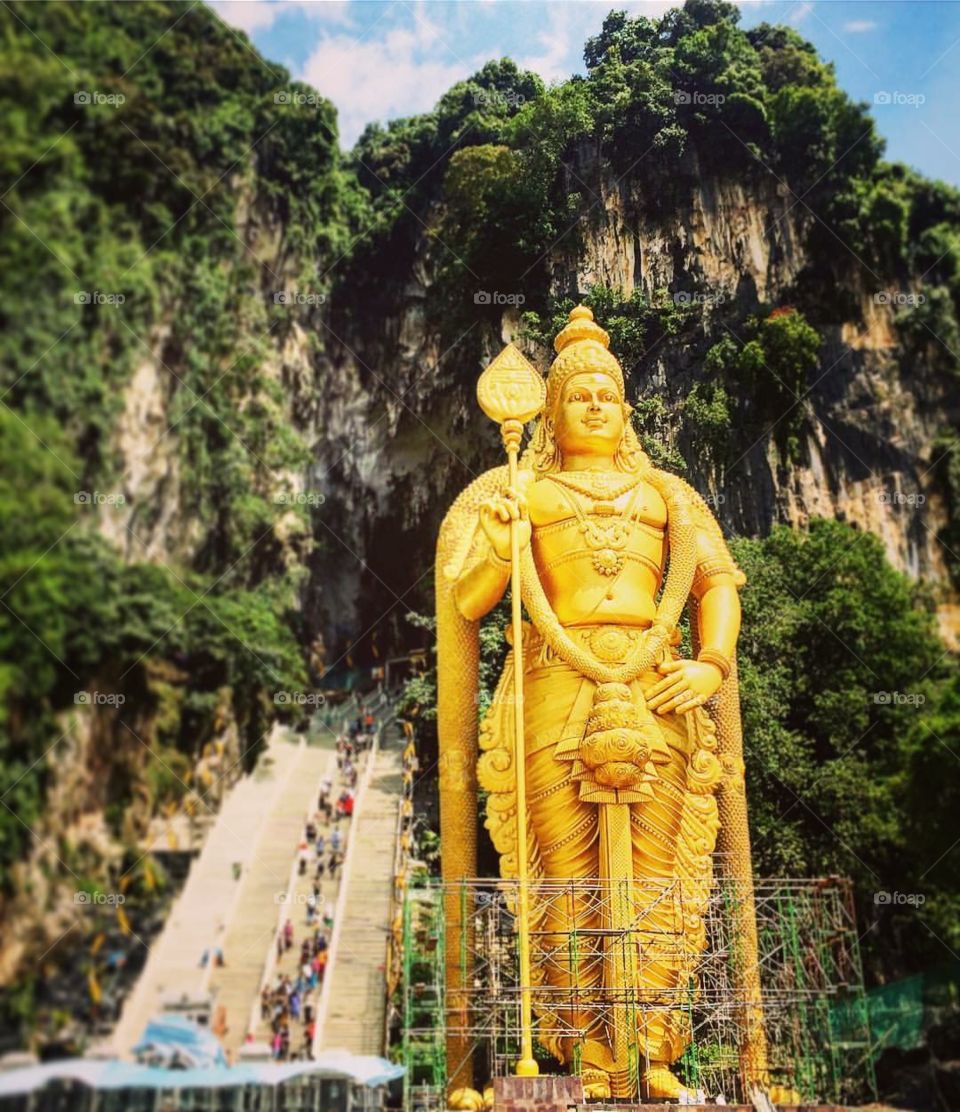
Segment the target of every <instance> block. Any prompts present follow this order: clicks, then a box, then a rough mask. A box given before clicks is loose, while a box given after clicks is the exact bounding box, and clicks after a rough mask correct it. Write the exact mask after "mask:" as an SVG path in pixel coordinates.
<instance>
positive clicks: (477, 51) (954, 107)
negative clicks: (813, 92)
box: [212, 0, 960, 185]
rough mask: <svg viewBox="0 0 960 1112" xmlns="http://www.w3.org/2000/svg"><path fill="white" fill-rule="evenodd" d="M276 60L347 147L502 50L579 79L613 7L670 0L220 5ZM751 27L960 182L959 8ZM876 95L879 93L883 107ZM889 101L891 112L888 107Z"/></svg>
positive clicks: (806, 13) (832, 8)
mask: <svg viewBox="0 0 960 1112" xmlns="http://www.w3.org/2000/svg"><path fill="white" fill-rule="evenodd" d="M212 6H213V7H214V8H215V9H216V10H217V11H218V12H219V13H220V15H221V16H222V17H223V19H225V20H226V21H227V22H228V23H230V24H231V25H232V26H234V27H239V28H242V29H243V30H245V31H246V32H247V33H248V34H249V35H250V37H251V39H252V40H253V42H254V44H255V45H256V46H257V48H258V49H259V50H260V52H261V53H262V54H263V55H264V56H265V57H266V58H267V59H269V60H270V61H274V62H280V63H282V64H283V65H285V66H286V67H287V68H288V69H289V70H290V71H291V72H292V73H293V75H294V76H295V77H297V78H299V79H301V80H303V81H306V82H307V83H308V84H310V85H313V86H314V87H315V88H317V89H318V90H319V91H320V92H321V93H323V94H324V95H325V96H327V97H329V98H330V99H331V100H332V101H333V102H334V104H336V106H337V109H338V111H339V115H340V128H341V137H342V142H343V143H344V145H346V146H349V145H350V144H351V143H352V142H353V141H354V140H355V139H356V137H357V135H359V133H360V131H361V130H362V128H363V126H364V125H365V124H366V123H368V122H370V121H373V120H380V121H384V120H388V119H392V118H395V117H397V116H406V115H412V114H414V113H417V112H423V111H426V110H427V109H429V108H431V107H432V106H433V104H434V103H435V102H436V101H437V99H438V98H439V97H440V96H441V95H442V93H443V92H445V91H446V90H447V89H448V88H449V87H450V86H451V85H452V84H453V83H454V82H455V81H459V80H460V79H461V78H463V77H466V76H468V75H469V74H471V73H474V72H475V71H476V70H477V69H479V68H480V66H482V65H483V63H484V62H486V61H488V60H489V59H491V58H500V57H503V56H505V55H509V56H510V57H512V58H513V59H514V60H515V61H516V62H517V63H518V64H520V65H522V66H524V67H526V68H529V69H533V70H535V71H536V72H538V73H539V74H540V75H541V76H542V77H543V78H545V79H546V80H547V81H557V80H563V79H564V78H566V77H568V76H569V75H570V74H571V73H582V72H583V59H582V50H583V43H584V41H585V40H586V39H587V38H588V37H589V36H590V35H593V34H596V33H597V31H598V30H599V28H600V24H601V23H602V21H603V17H604V15H605V14H606V13H607V12H608V11H609V10H610V9H611V8H626V9H627V10H629V11H630V12H632V13H634V14H647V15H658V14H660V13H662V12H663V11H665V10H666V9H667V8H669V7H673V6H675V5H674V4H671V3H669V2H666V0H645V2H636V0H634V2H633V3H616V2H615V0H613V2H612V0H552V2H549V3H546V2H542V0H388V2H387V0H213V3H212ZM740 7H741V10H742V13H743V14H742V17H741V24H742V26H744V27H751V26H753V25H755V24H757V23H761V22H763V21H764V20H766V21H767V22H770V23H788V24H791V25H792V26H794V27H796V28H797V29H798V30H799V31H800V32H801V33H802V34H803V35H804V36H805V37H806V38H808V39H809V40H810V41H811V42H813V43H814V45H815V46H816V47H817V49H818V50H819V52H820V55H821V57H823V58H826V59H827V60H829V61H832V62H833V63H834V64H835V65H836V69H837V75H838V79H839V81H840V84H841V85H842V87H843V88H844V89H846V91H847V92H848V93H850V95H851V96H853V97H854V98H855V99H858V100H866V101H868V102H870V103H871V104H873V105H874V109H873V111H874V116H875V118H876V120H877V126H878V129H879V131H880V134H881V135H883V137H884V138H885V139H886V140H887V157H889V158H891V159H897V160H900V161H903V162H907V163H909V164H910V165H912V166H915V167H916V168H917V169H918V170H920V171H922V172H923V173H924V174H926V175H928V176H929V177H934V178H941V179H942V180H944V181H948V182H951V183H953V184H955V185H958V184H960V3H956V2H954V0H888V2H886V3H884V2H879V0H859V2H847V0H745V2H742V3H741V4H740ZM877 94H880V98H879V99H880V102H879V103H878V100H877ZM884 94H888V99H889V103H882V102H883V100H884V99H885V98H884Z"/></svg>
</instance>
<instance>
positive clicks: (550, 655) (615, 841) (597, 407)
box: [437, 306, 769, 1106]
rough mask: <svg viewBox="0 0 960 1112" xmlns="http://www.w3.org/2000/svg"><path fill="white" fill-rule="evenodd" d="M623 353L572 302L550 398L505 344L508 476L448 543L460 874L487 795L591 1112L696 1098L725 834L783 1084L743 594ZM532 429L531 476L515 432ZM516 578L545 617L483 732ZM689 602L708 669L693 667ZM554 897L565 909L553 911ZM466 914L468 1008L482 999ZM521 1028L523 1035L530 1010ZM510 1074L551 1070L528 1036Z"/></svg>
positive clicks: (530, 981)
mask: <svg viewBox="0 0 960 1112" xmlns="http://www.w3.org/2000/svg"><path fill="white" fill-rule="evenodd" d="M608 346H609V337H608V336H607V333H606V332H604V331H603V329H602V328H600V327H599V326H598V325H597V324H596V323H595V322H594V320H593V314H592V313H591V311H590V310H589V309H588V308H586V307H584V306H578V307H577V308H576V309H574V310H573V312H571V313H570V316H569V322H568V323H567V325H566V327H565V328H564V329H563V330H562V331H561V332H560V334H559V335H558V336H557V338H556V340H555V348H556V351H557V357H556V359H555V360H554V362H553V365H552V366H551V368H550V372H549V375H548V376H547V380H546V390H545V401H544V398H543V396H542V394H541V397H540V398H537V397H536V394H537V388H536V380H539V384H540V390H541V392H542V390H543V381H542V379H541V378H540V377H539V376H538V375H536V372H535V371H534V369H533V368H532V367H530V365H529V364H527V363H526V361H525V360H524V358H523V356H522V355H521V354H520V353H519V352H518V351H517V349H516V348H514V347H513V346H512V345H510V346H508V348H507V349H506V350H505V352H504V353H503V354H502V355H501V356H500V357H498V360H497V361H496V362H495V364H494V365H492V366H491V368H489V369H488V372H487V373H486V375H485V376H484V379H482V380H481V384H480V387H479V389H478V393H479V396H480V401H481V404H482V405H483V408H484V409H485V410H486V411H487V413H488V414H490V415H491V416H494V417H495V418H496V419H497V420H499V421H501V422H502V431H503V434H504V443H505V445H506V447H507V449H508V453H509V455H510V461H511V462H510V466H509V467H498V468H494V469H493V470H491V471H488V472H486V473H484V474H483V475H482V476H481V477H480V478H478V479H477V480H475V481H474V482H473V483H472V484H471V485H470V486H469V487H468V488H467V489H466V490H465V491H463V492H462V493H461V495H460V496H459V498H458V499H457V500H456V502H455V503H454V505H453V507H452V508H451V510H450V511H449V513H448V514H447V516H446V518H445V519H444V522H443V525H442V526H441V530H440V536H439V541H438V549H437V621H438V625H437V633H438V662H439V677H438V684H439V698H438V704H439V705H438V710H439V731H440V806H441V839H442V847H443V876H444V879H445V880H447V881H455V880H459V879H462V878H465V877H473V876H475V875H476V793H477V783H478V781H479V784H480V786H481V787H482V788H484V789H485V790H486V791H487V792H488V801H487V815H486V825H487V828H488V829H489V830H490V833H491V836H492V839H493V843H494V845H495V847H496V849H497V851H498V852H499V854H500V864H501V875H502V876H504V877H518V878H519V882H520V889H519V892H520V895H519V897H518V900H517V905H518V906H517V916H518V930H519V932H520V949H521V989H522V991H523V993H524V1003H525V1005H526V1007H527V1009H529V1000H530V997H531V994H533V997H534V1004H533V1011H534V1012H535V1013H536V1029H537V1032H538V1034H537V1037H538V1039H539V1041H540V1043H541V1044H542V1045H543V1046H544V1047H545V1048H546V1049H547V1050H548V1051H549V1052H550V1053H551V1054H552V1055H553V1056H554V1057H555V1058H556V1059H557V1060H558V1061H559V1062H560V1063H563V1064H565V1065H566V1066H567V1067H568V1068H569V1067H572V1066H573V1065H576V1066H577V1067H578V1068H579V1071H580V1074H581V1076H582V1078H583V1082H584V1086H585V1090H586V1092H587V1094H588V1095H589V1096H592V1097H598V1098H606V1097H611V1096H612V1097H635V1096H636V1095H637V1087H638V1084H639V1089H640V1095H642V1096H643V1097H645V1098H648V1099H663V1098H681V1097H683V1098H690V1097H693V1096H695V1094H693V1093H691V1091H690V1090H686V1089H685V1088H684V1086H683V1085H682V1084H681V1082H680V1080H679V1079H678V1078H677V1077H676V1075H675V1074H674V1072H673V1070H672V1069H671V1066H672V1065H673V1063H675V1062H676V1061H677V1059H678V1058H679V1057H680V1056H681V1055H682V1053H683V1052H684V1050H685V1048H686V1046H687V1045H688V1043H689V1041H690V1038H691V1032H690V1029H689V1016H688V1015H687V1013H686V1012H685V1011H684V1009H682V1008H680V1007H679V1006H676V1001H677V999H678V998H679V996H680V994H681V990H682V987H683V986H684V985H686V984H687V983H688V982H689V979H690V977H691V975H692V972H691V971H692V970H693V968H694V966H695V964H696V961H697V959H698V956H699V954H700V952H701V951H702V949H703V947H704V945H705V942H706V938H705V934H706V927H705V921H704V917H703V913H704V911H705V909H706V902H707V899H708V896H709V891H710V887H711V883H712V855H713V851H714V849H715V846H716V843H717V836H718V832H720V837H721V840H722V842H721V848H722V849H723V850H724V851H725V857H726V859H727V860H728V861H729V862H730V864H729V865H728V870H729V874H730V876H731V877H732V878H734V880H735V883H736V884H737V886H738V892H739V895H740V897H741V898H740V900H739V901H738V904H737V906H738V907H739V908H740V911H739V912H738V913H737V914H738V922H737V924H736V927H737V933H738V935H739V941H740V945H741V947H742V950H741V958H742V959H743V960H742V963H741V964H742V970H741V973H740V979H741V983H740V984H739V985H738V1001H739V1003H738V1007H739V1008H740V1021H741V1022H740V1030H741V1032H742V1046H741V1073H742V1076H743V1080H744V1083H745V1085H746V1086H748V1087H749V1086H753V1085H759V1086H761V1087H766V1086H767V1085H768V1083H769V1078H768V1075H767V1067H766V1044H765V1041H764V1034H763V1017H762V1009H761V1004H760V985H759V976H758V972H757V942H756V924H755V916H754V909H753V894H752V872H751V865H750V845H749V836H748V831H747V815H746V805H745V799H744V790H743V761H742V738H741V732H740V712H739V699H738V693H737V679H736V658H735V653H736V643H737V635H738V632H739V627H740V604H739V598H738V588H739V587H740V586H741V585H742V584H743V583H744V581H745V579H744V576H743V574H742V573H741V572H740V570H739V569H738V568H737V566H736V565H735V563H734V561H733V559H732V558H731V555H730V553H729V550H728V548H727V545H726V543H725V542H724V540H723V536H722V534H721V532H720V528H719V526H718V524H717V522H716V520H715V518H714V517H713V515H712V514H711V512H710V510H709V509H708V507H707V505H706V503H705V502H704V501H703V499H701V498H700V497H699V496H698V495H697V494H696V493H695V491H694V490H693V489H692V488H691V487H690V486H689V485H688V484H687V483H685V482H684V481H683V480H681V479H679V478H678V477H676V476H675V475H672V474H669V473H667V472H665V471H661V470H659V469H657V468H655V467H653V466H652V464H651V462H650V460H649V458H648V457H647V455H646V454H645V453H644V451H643V449H642V448H641V446H640V443H639V441H638V440H637V437H636V434H635V432H634V431H633V428H632V426H631V424H630V420H629V417H630V406H629V405H628V404H627V403H626V399H625V392H624V381H623V372H622V370H621V368H620V365H619V363H618V362H617V360H616V359H615V358H614V356H613V355H612V354H611V352H610V351H609V350H608ZM525 371H526V372H527V377H526V378H525V377H524V374H525ZM530 374H532V375H533V376H535V379H534V384H531V382H530V377H529V376H530ZM541 409H542V412H541ZM538 413H539V420H538V421H537V424H536V426H535V429H534V432H533V437H532V441H531V443H530V446H529V448H528V449H527V450H526V451H525V452H524V454H523V456H522V457H521V458H520V460H519V465H518V464H517V462H516V458H517V448H518V445H519V442H520V436H521V433H522V422H524V421H527V420H529V419H531V418H532V417H533V416H535V415H537V414H538ZM668 557H669V559H668ZM511 573H513V576H514V580H513V582H514V584H515V585H518V586H519V593H520V596H521V597H522V602H523V605H524V607H525V608H526V612H527V615H528V616H529V621H528V622H524V623H523V626H522V637H521V641H522V644H521V646H519V648H520V650H521V651H520V652H518V651H517V649H518V646H517V644H516V637H515V636H514V637H513V638H511V643H512V645H513V648H512V649H511V651H510V653H509V655H508V658H507V661H506V665H505V667H504V671H503V674H502V676H501V677H500V681H499V684H498V686H497V690H496V693H495V696H494V699H493V703H492V705H491V707H490V710H489V711H488V713H487V714H486V716H485V717H484V720H483V722H482V724H480V725H479V737H478V723H477V714H476V689H477V666H478V627H479V622H480V620H481V619H482V618H483V617H484V615H486V614H487V613H488V612H489V611H490V610H491V609H492V608H493V607H494V606H495V605H496V604H497V602H498V601H499V600H500V599H501V598H502V597H503V596H504V594H505V592H506V589H507V586H508V584H509V583H510V582H511ZM512 594H513V595H514V596H516V594H517V592H516V589H514V591H513V592H512ZM513 601H514V623H513V626H512V628H513V629H514V630H516V629H520V628H521V626H520V598H518V597H514V600H513ZM685 607H689V613H690V625H691V635H692V640H693V645H694V656H695V659H681V658H680V655H679V653H678V651H677V645H678V644H679V642H680V634H679V632H678V629H677V625H678V622H679V621H680V619H681V616H682V613H683V610H684V608H685ZM508 636H509V631H508ZM517 660H520V661H521V670H520V676H519V677H518V676H517V670H516V661H517ZM518 678H520V679H522V681H523V682H522V688H518V684H517V680H518ZM518 737H519V739H520V741H521V747H522V748H521V751H522V752H523V753H524V759H523V762H522V764H521V765H518V763H517V762H516V761H515V753H516V751H517V744H516V743H517V739H518ZM478 754H479V760H478ZM518 774H519V775H518ZM518 804H519V806H518ZM520 812H522V814H521V813H520ZM518 831H519V832H520V834H521V837H522V836H523V833H524V832H525V834H526V840H525V844H523V845H521V844H518ZM560 881H563V882H567V884H568V885H569V895H568V896H567V897H566V898H565V899H562V900H560V899H553V898H550V897H549V895H548V894H547V893H548V892H549V885H550V883H551V882H557V883H559V882H560ZM528 901H529V902H528ZM453 911H454V908H453V906H452V905H451V906H450V912H451V914H449V915H448V924H447V931H448V933H447V941H448V953H451V954H452V955H453V957H452V958H451V959H450V960H449V961H448V968H447V987H448V1008H453V1010H454V1011H456V1009H457V1008H458V1007H461V1008H463V1009H465V1008H466V1006H467V992H468V990H469V988H470V986H469V985H464V984H461V983H460V977H461V972H460V969H459V967H458V964H457V960H456V953H457V950H458V946H459V941H460V940H459V938H458V936H457V934H456V932H457V931H458V930H459V927H456V926H455V925H454V919H455V915H454V914H453ZM465 929H467V930H469V929H470V927H469V925H468V926H467V927H466V928H465ZM573 929H576V931H577V932H578V933H579V937H580V938H581V940H582V944H583V946H584V947H585V954H584V956H583V958H582V960H581V959H578V962H577V967H576V969H575V968H574V967H573V964H572V962H566V963H565V962H564V961H563V960H558V959H557V954H558V953H560V952H562V951H563V939H564V937H566V936H568V935H569V933H570V931H571V930H573ZM531 939H533V941H532V942H531ZM591 947H592V949H591ZM525 955H526V958H527V964H526V965H524V956H525ZM618 989H629V991H623V992H622V993H620V995H619V996H618V994H617V990H618ZM541 990H548V991H541ZM567 993H568V994H569V997H568V996H567V995H565V994H567ZM601 998H603V1000H605V1001H606V1003H604V1004H602V1003H601ZM618 1000H619V1001H620V1002H619V1003H618V1002H617V1001H618ZM611 1001H613V1003H612V1004H611V1003H610V1002H611ZM638 1001H639V1005H638V1004H637V1002H638ZM551 1002H553V1003H551ZM645 1004H646V1005H647V1006H645ZM560 1010H562V1011H563V1021H562V1022H560V1021H559V1019H558V1013H559V1011H560ZM523 1023H524V1025H525V1034H526V1025H528V1024H529V1010H527V1011H525V1013H524V1020H523ZM452 1026H453V1027H454V1028H455V1027H456V1024H455V1023H454V1024H452ZM558 1030H559V1031H561V1032H563V1031H564V1030H568V1031H570V1032H575V1033H574V1034H566V1035H565V1034H563V1033H560V1034H557V1033H556V1032H557V1031H558ZM545 1032H547V1033H546V1034H545ZM549 1032H553V1034H550V1033H549ZM448 1067H449V1070H450V1075H451V1077H450V1080H451V1087H452V1088H458V1089H459V1090H460V1092H459V1094H458V1098H457V1099H458V1100H459V1101H461V1102H462V1103H464V1104H465V1105H468V1106H469V1105H470V1104H471V1102H472V1103H473V1105H474V1106H477V1105H478V1104H479V1101H480V1099H481V1098H480V1097H479V1094H476V1093H475V1091H474V1090H473V1088H472V1086H473V1083H474V1078H473V1069H472V1064H471V1060H470V1048H469V1044H468V1040H467V1039H466V1038H465V1037H464V1036H463V1035H462V1034H454V1035H452V1036H451V1037H450V1039H449V1040H448ZM517 1072H518V1073H523V1074H532V1073H536V1072H537V1066H536V1062H535V1061H533V1060H532V1053H531V1052H530V1043H529V1041H525V1043H524V1048H523V1050H522V1057H521V1061H520V1063H519V1064H518V1071H517Z"/></svg>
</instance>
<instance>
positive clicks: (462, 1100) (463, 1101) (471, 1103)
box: [447, 1088, 483, 1112]
mask: <svg viewBox="0 0 960 1112" xmlns="http://www.w3.org/2000/svg"><path fill="white" fill-rule="evenodd" d="M447 1107H448V1108H453V1109H456V1112H483V1096H482V1094H480V1093H478V1092H477V1090H476V1089H467V1088H463V1089H452V1090H451V1091H450V1093H449V1094H448V1096H447Z"/></svg>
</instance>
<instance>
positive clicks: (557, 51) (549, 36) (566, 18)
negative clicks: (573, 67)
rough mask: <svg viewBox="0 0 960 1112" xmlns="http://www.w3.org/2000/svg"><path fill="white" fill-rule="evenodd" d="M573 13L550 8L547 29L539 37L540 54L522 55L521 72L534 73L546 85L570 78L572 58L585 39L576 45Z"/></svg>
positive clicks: (538, 52)
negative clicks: (572, 21)
mask: <svg viewBox="0 0 960 1112" xmlns="http://www.w3.org/2000/svg"><path fill="white" fill-rule="evenodd" d="M572 15H573V10H572V9H567V10H564V9H563V8H550V9H549V18H548V21H547V23H548V25H547V27H545V28H544V29H543V30H542V31H541V32H540V33H539V34H538V35H537V46H538V47H540V48H541V49H540V50H539V51H537V52H531V53H528V54H522V55H520V57H518V58H517V65H518V66H519V67H520V68H521V69H526V70H533V72H534V73H538V74H539V75H540V76H541V77H542V78H543V79H544V81H547V82H550V81H561V80H563V79H564V78H566V77H569V76H570V56H571V53H573V54H574V56H575V55H576V53H577V50H578V48H579V47H580V46H582V43H583V39H582V38H581V39H580V41H579V42H576V43H575V42H574V39H573V27H572V25H571V17H572Z"/></svg>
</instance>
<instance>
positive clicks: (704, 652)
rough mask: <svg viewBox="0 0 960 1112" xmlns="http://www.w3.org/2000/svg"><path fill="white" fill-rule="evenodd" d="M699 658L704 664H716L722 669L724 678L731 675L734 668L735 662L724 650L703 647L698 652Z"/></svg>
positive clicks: (721, 672)
mask: <svg viewBox="0 0 960 1112" xmlns="http://www.w3.org/2000/svg"><path fill="white" fill-rule="evenodd" d="M697 660H699V661H701V662H702V663H703V664H713V665H715V666H716V667H717V668H719V669H720V674H721V675H722V676H723V678H724V679H726V678H727V676H729V675H730V672H731V671H732V669H733V663H732V661H731V660H730V658H729V657H728V656H725V655H724V654H723V653H722V652H718V651H717V650H716V649H701V650H700V651H699V652H698V653H697Z"/></svg>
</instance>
